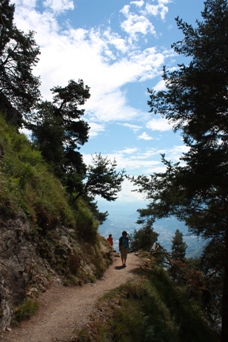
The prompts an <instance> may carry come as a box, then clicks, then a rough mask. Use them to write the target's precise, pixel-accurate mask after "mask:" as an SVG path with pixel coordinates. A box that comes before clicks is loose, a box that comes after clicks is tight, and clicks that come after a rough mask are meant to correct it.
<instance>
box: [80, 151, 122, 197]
mask: <svg viewBox="0 0 228 342" xmlns="http://www.w3.org/2000/svg"><path fill="white" fill-rule="evenodd" d="M116 166H117V163H116V161H115V160H114V161H113V162H112V161H110V160H109V159H108V158H107V157H102V156H101V154H97V155H95V156H94V157H93V158H92V164H91V165H89V166H88V169H87V173H86V185H85V192H86V194H88V196H90V195H92V196H94V197H95V196H96V195H99V196H101V197H102V198H104V199H106V200H107V201H114V200H115V199H116V198H117V193H118V192H119V191H120V190H121V184H122V182H123V180H124V174H125V171H124V170H122V171H120V172H117V171H116Z"/></svg>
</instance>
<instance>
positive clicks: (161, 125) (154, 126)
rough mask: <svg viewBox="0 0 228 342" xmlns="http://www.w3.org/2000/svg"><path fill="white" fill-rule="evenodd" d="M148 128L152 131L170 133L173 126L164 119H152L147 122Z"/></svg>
mask: <svg viewBox="0 0 228 342" xmlns="http://www.w3.org/2000/svg"><path fill="white" fill-rule="evenodd" d="M146 127H147V128H148V129H151V130H152V131H162V132H164V131H170V130H171V129H172V126H171V125H170V124H169V123H168V121H167V120H166V119H164V118H159V119H152V120H150V121H148V122H147V124H146Z"/></svg>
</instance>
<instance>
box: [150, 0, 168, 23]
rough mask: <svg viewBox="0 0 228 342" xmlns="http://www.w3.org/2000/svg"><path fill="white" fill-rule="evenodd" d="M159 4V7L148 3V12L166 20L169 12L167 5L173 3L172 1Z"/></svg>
mask: <svg viewBox="0 0 228 342" xmlns="http://www.w3.org/2000/svg"><path fill="white" fill-rule="evenodd" d="M157 2H158V4H157V5H154V4H149V3H147V4H146V12H147V14H151V15H153V16H160V17H161V19H162V20H165V16H166V14H167V13H168V10H169V9H168V7H167V6H166V5H167V4H169V3H171V2H172V0H158V1H157Z"/></svg>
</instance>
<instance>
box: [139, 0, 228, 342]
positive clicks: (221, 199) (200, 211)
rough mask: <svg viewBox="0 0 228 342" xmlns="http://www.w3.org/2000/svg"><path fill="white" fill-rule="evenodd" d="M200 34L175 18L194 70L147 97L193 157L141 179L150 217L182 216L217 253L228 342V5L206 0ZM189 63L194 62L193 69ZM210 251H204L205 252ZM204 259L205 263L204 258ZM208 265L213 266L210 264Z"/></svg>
mask: <svg viewBox="0 0 228 342" xmlns="http://www.w3.org/2000/svg"><path fill="white" fill-rule="evenodd" d="M202 17H203V21H202V22H199V21H197V27H196V28H193V27H192V26H191V25H188V24H187V23H185V22H183V21H182V20H181V19H179V18H177V19H176V21H177V25H178V27H179V29H180V30H181V31H182V32H183V35H184V38H183V40H182V41H179V42H177V43H175V44H173V48H174V50H175V51H176V52H177V53H178V54H182V55H183V56H186V57H188V63H187V64H186V65H185V64H181V65H178V67H177V69H176V70H174V71H168V70H166V68H165V67H164V73H163V79H164V81H165V84H166V89H165V90H164V91H159V92H155V91H154V90H149V93H150V100H149V102H148V103H149V106H150V108H151V112H152V113H154V114H156V113H159V114H161V115H162V116H163V117H165V118H166V119H167V120H169V121H170V123H172V124H173V128H174V130H175V131H176V130H181V132H182V135H183V139H184V142H185V144H186V145H187V146H188V148H189V150H188V152H187V153H185V154H183V156H182V158H181V159H182V161H183V162H184V164H180V163H176V164H173V163H171V162H170V161H167V160H166V159H165V156H164V155H162V161H163V163H164V165H165V167H166V171H165V172H164V173H156V174H153V175H151V177H149V178H148V177H145V176H140V177H138V179H135V180H134V181H135V184H137V185H138V186H139V191H145V192H147V196H148V198H149V199H150V204H149V205H148V207H147V209H144V210H143V211H141V214H142V215H143V217H144V218H145V217H146V215H147V216H148V219H150V220H151V217H152V218H153V219H155V218H161V217H166V216H169V215H176V216H177V217H178V219H181V220H184V221H185V223H186V224H187V226H188V227H189V229H190V231H191V232H192V233H195V234H196V235H201V236H202V237H204V238H205V239H207V241H208V247H207V250H208V249H210V246H213V249H215V248H216V249H217V253H216V254H214V255H212V254H210V265H211V269H210V272H212V269H213V273H212V274H213V275H214V276H215V277H221V278H220V279H221V282H222V283H223V295H222V308H221V313H222V332H221V341H222V342H225V341H228V120H227V115H228V3H227V1H225V0H207V1H205V8H204V11H203V12H202ZM189 59H190V62H189ZM205 251H206V250H205ZM204 258H207V255H206V253H205V255H204ZM208 262H209V261H208Z"/></svg>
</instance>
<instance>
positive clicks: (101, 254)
mask: <svg viewBox="0 0 228 342" xmlns="http://www.w3.org/2000/svg"><path fill="white" fill-rule="evenodd" d="M0 120H1V122H0V147H1V148H0V151H1V159H0V274H1V277H0V328H1V329H3V330H5V329H6V328H7V327H8V326H9V325H10V324H12V322H13V320H14V319H15V314H14V313H15V312H18V310H20V306H21V305H22V304H23V303H24V302H25V301H26V300H27V299H28V298H31V299H32V300H33V301H35V300H36V298H37V296H38V295H39V293H40V292H43V291H45V290H46V289H47V288H48V287H49V286H50V285H51V284H52V283H53V282H57V283H60V284H62V285H71V284H76V285H80V284H82V283H85V282H93V281H94V280H95V279H96V278H99V277H101V276H102V274H103V272H104V271H105V269H106V268H107V266H108V265H109V264H110V263H111V262H112V254H111V248H110V246H109V245H108V244H107V242H106V240H105V239H104V238H102V237H101V236H100V235H99V234H98V233H97V228H98V222H96V221H95V220H94V219H93V217H92V214H91V212H90V211H89V209H88V207H87V206H86V204H85V203H83V201H81V200H79V201H78V202H77V203H76V204H75V205H74V207H72V206H70V205H69V201H68V199H67V194H66V193H65V191H64V189H63V188H62V186H61V184H60V183H59V181H58V180H57V179H56V178H55V177H54V176H53V175H52V174H51V173H50V172H49V170H48V167H47V165H45V163H44V162H43V160H42V158H41V155H40V153H39V152H38V151H36V150H34V149H33V148H32V146H31V145H30V143H29V142H28V141H27V139H26V138H25V137H24V135H22V134H19V133H18V132H17V131H16V130H15V129H14V128H12V127H9V126H8V125H7V124H6V123H5V121H4V119H3V118H0Z"/></svg>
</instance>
